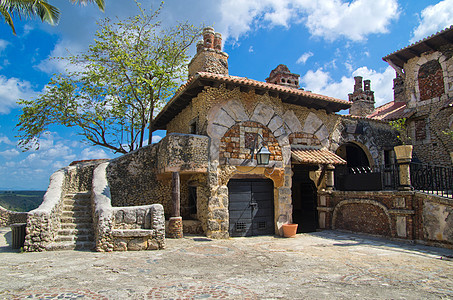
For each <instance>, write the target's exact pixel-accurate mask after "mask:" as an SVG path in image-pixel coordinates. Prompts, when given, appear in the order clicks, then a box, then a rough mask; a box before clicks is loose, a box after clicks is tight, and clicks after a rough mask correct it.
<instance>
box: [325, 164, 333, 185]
mask: <svg viewBox="0 0 453 300" xmlns="http://www.w3.org/2000/svg"><path fill="white" fill-rule="evenodd" d="M334 170H335V166H334V165H327V166H326V191H332V190H333V187H334V185H335V180H334Z"/></svg>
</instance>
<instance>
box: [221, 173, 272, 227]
mask: <svg viewBox="0 0 453 300" xmlns="http://www.w3.org/2000/svg"><path fill="white" fill-rule="evenodd" d="M273 190H274V188H273V182H272V180H269V179H256V180H250V179H245V180H244V179H231V180H230V182H229V183H228V192H229V212H230V228H229V231H230V236H253V235H267V234H274V233H275V231H274V191H273Z"/></svg>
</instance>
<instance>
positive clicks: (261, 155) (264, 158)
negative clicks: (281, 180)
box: [250, 133, 271, 166]
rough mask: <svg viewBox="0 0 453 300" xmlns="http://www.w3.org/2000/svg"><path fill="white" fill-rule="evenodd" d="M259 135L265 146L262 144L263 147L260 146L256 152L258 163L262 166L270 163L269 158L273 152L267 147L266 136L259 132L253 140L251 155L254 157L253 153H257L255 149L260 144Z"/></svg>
mask: <svg viewBox="0 0 453 300" xmlns="http://www.w3.org/2000/svg"><path fill="white" fill-rule="evenodd" d="M258 137H260V138H261V144H263V146H261V148H259V150H258V152H257V153H256V164H257V165H260V166H262V165H267V164H269V159H270V157H271V153H270V152H269V149H267V148H266V146H264V138H263V136H262V135H261V134H259V133H257V134H256V136H255V140H254V141H253V148H252V149H250V150H251V152H252V153H251V155H252V158H253V155H254V154H255V150H256V149H257V148H258V146H259V145H260V144H259V143H258Z"/></svg>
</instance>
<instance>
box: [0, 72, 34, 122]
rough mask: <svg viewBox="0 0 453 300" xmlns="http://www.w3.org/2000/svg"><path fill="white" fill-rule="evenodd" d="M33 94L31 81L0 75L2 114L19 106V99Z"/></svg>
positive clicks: (0, 105) (0, 106) (0, 109)
mask: <svg viewBox="0 0 453 300" xmlns="http://www.w3.org/2000/svg"><path fill="white" fill-rule="evenodd" d="M33 95H34V91H33V90H32V87H31V84H30V82H28V81H22V80H20V79H17V78H7V77H5V76H3V75H0V114H8V113H9V112H10V111H11V109H12V108H14V107H16V106H17V103H16V102H17V100H19V99H26V98H30V97H32V96H33Z"/></svg>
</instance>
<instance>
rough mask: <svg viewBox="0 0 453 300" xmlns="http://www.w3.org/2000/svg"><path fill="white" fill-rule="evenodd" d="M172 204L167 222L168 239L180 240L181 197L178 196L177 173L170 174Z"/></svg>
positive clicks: (178, 182) (181, 231)
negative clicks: (171, 210)
mask: <svg viewBox="0 0 453 300" xmlns="http://www.w3.org/2000/svg"><path fill="white" fill-rule="evenodd" d="M171 184H172V195H171V196H172V202H173V213H172V216H171V218H170V220H169V222H168V237H169V238H174V239H178V238H182V237H183V229H182V217H181V213H180V207H181V195H180V190H181V189H180V179H179V172H173V173H172V181H171Z"/></svg>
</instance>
